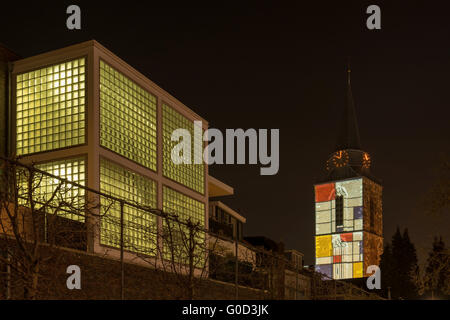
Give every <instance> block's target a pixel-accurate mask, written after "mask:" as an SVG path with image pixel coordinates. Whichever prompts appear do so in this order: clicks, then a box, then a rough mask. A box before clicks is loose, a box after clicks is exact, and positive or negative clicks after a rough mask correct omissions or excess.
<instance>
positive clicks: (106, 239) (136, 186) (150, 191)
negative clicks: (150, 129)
mask: <svg viewBox="0 0 450 320" xmlns="http://www.w3.org/2000/svg"><path fill="white" fill-rule="evenodd" d="M156 188H157V187H156V183H155V181H153V180H151V179H149V178H146V177H144V176H141V175H139V174H137V173H134V172H131V171H129V170H127V169H125V168H123V167H121V166H119V165H117V164H115V163H113V162H110V161H108V160H105V159H101V160H100V191H101V192H103V193H106V194H109V195H112V196H114V197H117V198H119V199H124V200H125V201H127V202H130V203H135V204H138V205H140V206H148V207H149V208H153V209H154V208H156V190H157V189H156ZM101 205H102V215H104V217H102V219H101V228H100V229H101V231H100V233H101V236H100V238H101V240H100V241H101V243H102V244H104V245H108V246H112V247H116V248H117V247H120V204H119V203H117V202H112V201H111V200H110V199H108V198H106V197H101ZM124 245H125V249H127V250H129V251H134V252H140V253H145V254H148V255H154V254H155V249H156V216H155V215H154V214H151V213H149V212H146V211H144V210H139V209H137V208H135V207H132V206H129V205H125V206H124Z"/></svg>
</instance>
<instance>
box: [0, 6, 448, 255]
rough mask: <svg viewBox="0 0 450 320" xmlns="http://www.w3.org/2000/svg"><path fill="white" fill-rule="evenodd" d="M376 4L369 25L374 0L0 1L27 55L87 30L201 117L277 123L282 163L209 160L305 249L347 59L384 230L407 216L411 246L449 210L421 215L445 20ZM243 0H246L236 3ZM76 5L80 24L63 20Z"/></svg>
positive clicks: (254, 217) (249, 213)
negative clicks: (262, 166) (268, 168)
mask: <svg viewBox="0 0 450 320" xmlns="http://www.w3.org/2000/svg"><path fill="white" fill-rule="evenodd" d="M389 2H391V3H389ZM389 2H386V3H384V2H379V1H377V2H376V4H378V5H379V6H380V7H381V17H382V22H381V23H382V29H381V30H377V31H370V30H368V29H367V28H366V26H365V25H366V18H367V17H368V15H367V14H366V13H365V11H366V8H367V6H368V5H370V4H373V3H372V2H364V1H355V2H349V1H332V2H331V1H330V3H326V2H317V4H315V5H307V4H305V3H304V1H296V2H295V3H294V2H293V3H292V4H288V3H281V1H276V2H275V1H273V2H266V1H254V2H247V1H239V4H238V3H237V2H236V3H235V4H233V3H229V2H228V1H209V2H205V3H198V2H187V1H185V2H184V4H183V5H179V4H176V3H173V2H170V3H168V4H164V5H162V4H156V3H155V4H153V3H152V2H151V1H136V2H133V1H126V2H124V1H121V2H120V4H119V3H116V2H114V3H111V2H101V1H95V2H94V1H92V3H95V4H89V3H88V2H86V3H84V2H77V1H74V2H68V1H61V3H59V4H54V3H53V2H48V3H45V2H43V3H42V4H38V3H37V2H34V3H33V4H29V3H28V2H27V3H26V4H24V3H23V2H11V3H16V5H12V6H11V7H10V8H7V7H5V4H3V3H2V9H1V11H0V30H1V31H0V35H1V37H0V42H2V43H4V44H5V45H7V46H8V47H9V48H11V49H13V50H14V51H16V52H17V53H19V54H20V55H22V56H24V57H26V56H30V55H34V54H38V53H41V52H45V51H49V50H52V49H57V48H60V47H64V46H67V45H70V44H73V43H77V42H81V41H85V40H90V39H95V40H97V41H99V42H100V43H102V44H103V45H104V46H106V47H107V48H109V49H110V50H111V51H113V52H114V53H116V54H117V55H118V56H120V57H121V58H122V59H124V60H125V61H127V62H128V63H129V64H130V65H132V66H133V67H135V68H136V69H137V70H139V71H141V72H142V73H143V74H145V75H146V76H147V77H148V78H150V79H151V80H153V81H154V82H155V83H157V84H158V85H159V86H161V87H162V88H164V89H165V90H167V91H168V92H169V93H171V94H172V95H173V96H175V97H176V98H178V99H179V100H181V101H182V102H183V103H185V104H186V105H187V106H189V107H190V108H191V109H193V110H194V111H195V112H197V113H198V114H200V115H201V116H203V117H204V118H206V119H207V120H209V121H210V126H211V127H215V128H218V129H222V130H224V129H225V128H244V129H246V128H268V129H270V128H279V129H280V171H279V173H278V174H277V175H275V176H260V175H259V166H258V165H256V166H243V165H228V166H217V165H215V166H212V167H211V168H210V172H211V173H212V175H214V176H216V177H217V178H219V179H221V180H223V181H225V182H226V183H228V184H230V185H232V186H233V187H234V188H235V195H234V196H233V197H230V198H229V199H227V200H226V201H224V202H226V203H227V204H228V205H230V206H231V207H233V208H235V209H236V210H238V211H239V212H241V213H242V214H243V215H244V216H246V217H247V219H248V220H247V225H246V229H245V233H246V234H247V235H265V236H268V237H271V238H272V239H274V240H277V241H280V240H281V241H284V242H285V243H286V245H287V247H289V248H295V249H298V250H300V251H302V252H304V253H305V255H306V263H313V255H314V247H313V246H314V239H313V235H314V211H313V210H314V207H313V201H314V194H313V187H312V185H313V183H314V182H315V181H316V179H318V178H319V177H321V174H322V172H323V170H324V168H325V161H326V160H327V158H328V155H329V154H330V153H331V152H332V151H334V146H335V143H336V134H337V131H338V122H339V121H338V120H339V119H340V113H341V111H342V109H343V107H344V103H345V83H346V82H345V81H346V79H345V77H346V72H345V67H346V60H347V56H351V64H352V87H353V95H354V98H355V103H356V112H357V116H358V121H359V127H360V135H361V142H362V145H363V149H364V150H365V151H367V152H369V153H370V154H371V155H372V159H373V162H372V168H373V173H374V174H375V175H376V176H377V177H378V178H379V179H381V180H382V181H383V186H384V208H383V209H384V233H385V238H386V239H388V240H390V238H391V236H392V234H393V232H394V231H395V228H396V226H397V225H398V226H400V227H401V228H404V227H408V228H409V231H410V236H411V238H412V240H413V242H414V243H415V245H416V247H417V250H418V252H419V254H420V255H423V254H424V252H425V251H426V250H427V249H428V248H429V247H430V246H431V241H432V237H433V235H436V234H442V235H444V236H445V237H446V242H447V244H450V231H449V230H450V228H449V226H450V218H449V217H447V218H443V217H435V218H433V217H430V216H427V215H426V214H425V213H424V212H423V209H422V208H421V201H422V198H423V196H424V194H425V192H426V191H427V190H428V189H429V188H430V187H431V185H432V184H433V182H434V181H435V179H436V178H437V172H438V171H437V168H438V166H439V163H440V159H441V157H442V156H443V154H445V153H446V154H448V151H449V146H450V145H449V138H450V129H449V114H450V112H449V111H448V108H449V107H450V96H449V93H450V89H449V85H450V21H449V19H448V11H447V10H446V8H445V7H440V6H439V5H438V4H436V3H435V2H433V3H427V2H425V1H424V2H422V4H421V5H416V4H414V3H413V2H411V1H408V2H406V1H404V2H399V1H395V4H393V3H392V2H393V1H389ZM243 3H245V4H243ZM70 4H78V5H80V7H81V11H82V30H81V31H69V30H67V29H66V26H65V21H66V18H67V15H66V14H65V10H66V7H67V6H68V5H70Z"/></svg>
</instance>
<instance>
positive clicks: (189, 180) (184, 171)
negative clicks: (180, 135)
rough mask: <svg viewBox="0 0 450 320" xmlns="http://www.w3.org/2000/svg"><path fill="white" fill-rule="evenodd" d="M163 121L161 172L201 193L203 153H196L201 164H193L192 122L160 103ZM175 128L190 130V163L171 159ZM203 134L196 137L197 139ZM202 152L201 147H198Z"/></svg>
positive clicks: (202, 184)
mask: <svg viewBox="0 0 450 320" xmlns="http://www.w3.org/2000/svg"><path fill="white" fill-rule="evenodd" d="M162 122H163V124H162V125H163V128H162V129H163V174H164V176H166V177H168V178H170V179H172V180H174V181H176V182H178V183H181V184H183V185H185V186H186V187H188V188H191V189H192V190H195V191H197V192H199V193H201V194H203V193H204V192H205V178H204V175H205V166H204V164H203V154H200V155H197V157H199V158H200V159H202V164H194V157H195V155H194V151H195V150H194V122H193V121H191V120H189V119H187V118H186V117H184V116H183V115H182V114H181V113H179V112H177V111H175V110H174V109H173V108H171V107H170V106H168V105H166V104H163V105H162ZM176 129H186V130H188V131H189V132H190V134H191V137H192V141H191V149H192V150H191V156H192V159H191V164H175V163H173V161H172V158H171V153H172V149H173V148H174V146H176V145H177V144H178V142H177V141H172V139H171V136H172V133H173V132H174V131H175V130H176ZM200 134H202V133H201V132H200ZM202 138H203V136H200V137H197V139H199V141H203V140H202ZM200 149H201V151H199V152H202V153H203V148H200Z"/></svg>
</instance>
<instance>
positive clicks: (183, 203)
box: [163, 186, 205, 260]
mask: <svg viewBox="0 0 450 320" xmlns="http://www.w3.org/2000/svg"><path fill="white" fill-rule="evenodd" d="M163 211H164V212H166V213H169V214H175V215H177V216H178V219H179V221H181V222H186V221H188V219H190V221H191V222H192V223H193V224H194V225H195V226H198V228H200V229H203V228H204V227H205V204H204V203H203V202H200V201H197V200H195V199H192V198H191V197H188V196H186V195H184V194H182V193H180V192H177V191H175V190H173V189H171V188H168V187H166V186H164V187H163ZM169 221H170V220H169ZM164 228H165V230H166V231H165V234H166V236H167V235H168V233H170V236H167V237H165V240H164V241H165V245H164V256H165V258H166V259H167V258H169V256H168V254H169V251H168V246H169V245H170V246H172V249H173V251H171V252H176V253H175V254H174V257H173V258H174V259H176V260H180V259H185V258H186V245H187V243H185V241H186V239H187V237H188V234H189V230H188V228H187V227H185V226H184V225H183V224H179V223H172V224H171V229H170V231H168V226H167V221H164ZM200 229H197V230H196V231H194V234H195V238H196V241H197V242H198V243H200V244H202V243H204V241H205V233H204V232H201V231H199V230H200ZM181 232H183V233H184V235H182V234H181ZM195 249H196V252H197V253H196V255H197V257H200V256H201V252H202V251H201V245H198V246H196V247H195Z"/></svg>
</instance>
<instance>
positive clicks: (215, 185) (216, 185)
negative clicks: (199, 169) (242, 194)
mask: <svg viewBox="0 0 450 320" xmlns="http://www.w3.org/2000/svg"><path fill="white" fill-rule="evenodd" d="M233 194H234V189H233V187H230V186H229V185H227V184H226V183H223V182H222V181H220V180H218V179H216V178H214V177H212V176H208V196H209V197H210V198H212V197H223V196H231V195H233Z"/></svg>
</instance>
